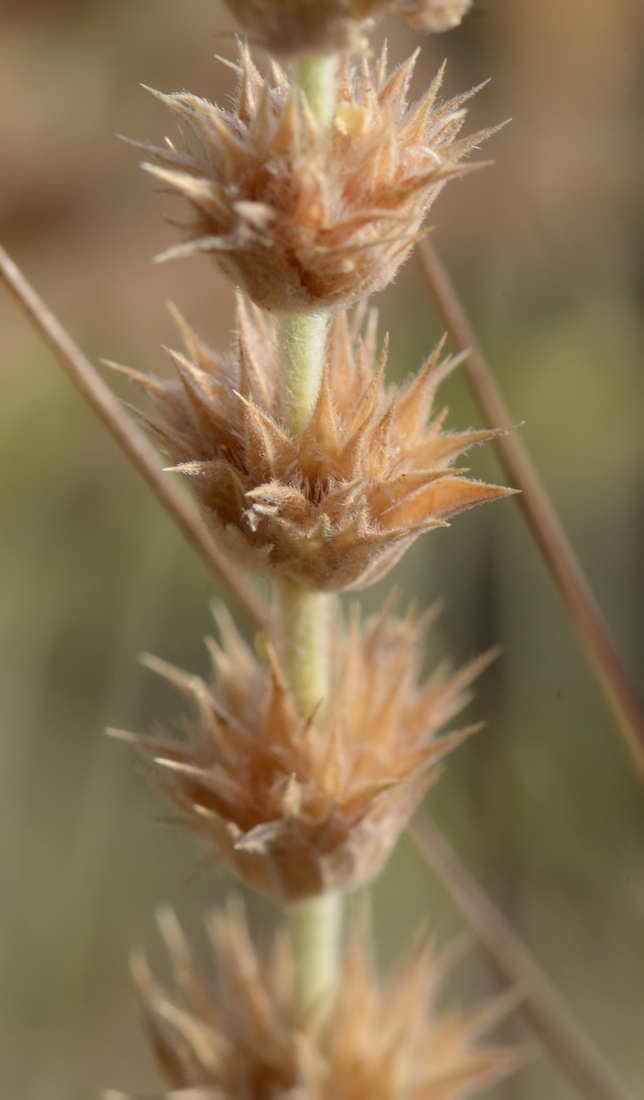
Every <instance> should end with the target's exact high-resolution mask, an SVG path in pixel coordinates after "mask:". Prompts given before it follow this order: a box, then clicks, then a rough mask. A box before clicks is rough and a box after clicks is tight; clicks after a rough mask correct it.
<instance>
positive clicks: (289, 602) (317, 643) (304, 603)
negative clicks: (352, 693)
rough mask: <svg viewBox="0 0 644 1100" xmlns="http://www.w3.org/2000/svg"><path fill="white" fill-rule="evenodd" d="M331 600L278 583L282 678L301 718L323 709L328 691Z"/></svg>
mask: <svg viewBox="0 0 644 1100" xmlns="http://www.w3.org/2000/svg"><path fill="white" fill-rule="evenodd" d="M332 599H333V597H332V596H329V595H327V593H326V592H312V591H310V590H309V589H307V588H302V587H301V586H300V585H299V584H293V583H292V582H291V581H280V606H281V612H282V632H283V645H284V656H285V662H286V675H287V678H288V682H289V686H290V688H291V691H292V692H293V695H294V696H295V702H296V703H297V708H298V710H299V712H300V714H302V715H303V716H304V717H305V718H308V717H309V716H310V715H311V714H313V713H314V711H316V710H318V709H321V708H323V707H324V704H325V702H326V697H327V694H328V690H329V626H330V623H329V616H330V611H331V601H332Z"/></svg>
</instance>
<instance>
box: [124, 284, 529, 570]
mask: <svg viewBox="0 0 644 1100" xmlns="http://www.w3.org/2000/svg"><path fill="white" fill-rule="evenodd" d="M375 321H376V318H375V314H372V315H371V317H370V320H369V322H368V324H367V325H366V328H364V326H363V331H361V330H360V327H359V322H360V317H357V318H352V319H351V322H350V321H349V319H348V318H347V316H346V315H345V314H344V313H343V314H340V315H338V316H337V317H336V318H335V319H334V322H333V324H332V326H331V331H330V335H329V340H328V346H327V356H326V365H325V369H324V374H323V378H322V384H321V388H320V393H319V397H318V399H317V403H316V405H315V409H314V412H313V415H312V418H311V420H310V423H309V425H308V427H307V428H306V429H305V431H304V432H303V433H302V435H301V436H300V437H299V438H298V439H293V438H292V437H291V436H290V435H289V434H288V432H287V430H286V428H285V427H284V423H283V419H282V415H281V407H280V393H279V354H278V348H277V343H276V328H275V325H274V324H273V323H272V321H271V320H270V319H268V320H267V319H266V318H263V317H262V316H261V315H260V313H259V311H258V310H250V311H249V310H247V309H246V307H245V306H244V305H243V303H241V304H240V309H239V355H238V357H237V359H236V360H235V361H233V362H230V361H228V360H226V359H225V358H223V357H221V356H218V355H216V354H215V353H213V352H211V351H210V350H209V349H208V348H207V347H206V346H205V345H204V344H203V343H202V342H201V341H200V340H199V339H198V337H197V336H196V335H195V334H194V332H192V330H191V329H190V328H189V327H188V326H187V325H186V323H185V322H184V321H182V320H181V319H179V323H180V325H181V328H182V332H183V337H184V341H185V345H186V352H187V355H185V356H184V355H179V354H177V353H172V358H173V362H174V365H175V368H176V371H177V374H178V378H179V381H178V382H164V381H159V380H156V379H147V378H146V377H145V376H142V375H139V374H137V373H136V372H131V371H129V372H128V373H129V374H130V375H131V376H133V377H134V378H135V380H136V381H138V382H140V383H141V384H143V385H144V386H146V387H147V389H148V390H149V392H150V394H151V396H152V398H153V400H154V402H155V405H156V408H157V410H158V412H159V414H160V415H158V416H156V417H152V418H146V420H147V423H148V425H149V427H150V428H151V430H152V431H153V432H154V434H155V435H156V436H157V438H158V439H159V440H160V441H161V444H162V446H163V448H164V449H165V451H166V453H167V454H168V455H169V457H170V458H171V460H172V462H173V463H174V466H175V468H176V469H178V470H180V471H181V472H183V473H184V474H185V475H187V476H188V477H189V479H190V481H191V484H192V485H193V488H194V489H195V492H196V494H197V496H198V498H199V500H200V502H201V504H202V506H203V508H204V509H205V512H206V514H207V515H208V517H209V518H210V519H211V521H212V523H213V524H214V526H215V529H216V531H217V535H218V537H219V538H220V539H221V540H222V541H224V542H225V543H227V545H228V547H229V548H230V549H231V551H233V552H234V553H235V554H236V555H238V556H241V557H242V560H245V564H246V565H247V566H248V567H249V568H254V569H258V570H262V569H264V570H270V571H272V572H274V573H278V574H281V575H283V576H286V577H288V578H289V579H291V580H293V581H295V582H296V583H298V584H301V585H304V586H306V587H309V588H313V589H317V590H326V591H342V590H346V589H349V588H358V587H364V586H365V585H367V584H371V583H372V582H374V581H376V580H379V579H380V578H381V577H382V576H383V575H384V574H385V573H386V572H387V570H388V569H390V568H391V567H392V566H393V565H394V564H395V563H396V561H398V559H399V558H400V557H401V555H402V554H403V552H404V551H405V549H406V548H407V547H408V546H410V544H411V543H412V542H413V541H414V540H415V539H416V538H417V537H418V535H420V534H421V533H422V532H424V531H428V530H431V529H432V528H435V527H445V526H447V525H448V521H449V520H450V519H451V517H452V516H454V515H456V514H457V513H458V512H462V511H464V510H465V509H467V508H470V507H472V506H473V505H475V504H480V503H482V502H484V501H488V500H494V499H497V498H499V497H503V496H506V495H507V494H508V493H509V492H511V490H508V489H505V488H503V487H501V486H498V485H484V484H482V483H481V482H478V481H473V480H471V479H470V478H467V477H465V476H463V475H464V473H466V472H467V471H466V470H465V469H463V468H461V469H454V468H453V463H454V460H455V459H456V457H457V456H458V455H460V454H462V453H463V452H464V451H466V450H468V449H469V448H470V447H472V446H474V445H475V444H478V443H482V442H485V441H487V440H489V439H491V438H493V437H494V435H495V434H496V433H495V432H493V431H485V430H483V431H474V430H468V431H464V432H456V433H446V432H443V431H442V426H443V422H444V419H445V415H446V412H447V410H442V411H440V412H438V413H433V414H432V404H433V401H434V398H435V394H436V390H437V387H438V385H439V383H440V382H441V381H442V380H443V379H444V378H445V377H446V376H447V375H448V374H449V373H450V371H451V370H452V369H453V368H454V367H455V366H457V364H458V362H459V361H460V360H459V359H458V358H454V359H447V360H445V361H441V359H440V348H438V349H437V350H436V351H435V352H434V353H433V354H432V355H431V356H430V357H429V359H428V360H427V362H426V363H425V365H424V366H423V367H422V369H421V371H420V373H419V374H418V375H417V376H416V377H415V378H414V379H413V380H412V381H411V382H409V383H408V384H407V385H404V386H402V387H389V388H387V387H386V386H385V384H384V381H383V376H384V369H385V362H386V347H385V348H383V350H382V351H380V352H379V351H378V348H377V345H376V334H375ZM353 322H356V324H353ZM352 325H353V327H352ZM121 369H126V368H121ZM126 370H127V369H126Z"/></svg>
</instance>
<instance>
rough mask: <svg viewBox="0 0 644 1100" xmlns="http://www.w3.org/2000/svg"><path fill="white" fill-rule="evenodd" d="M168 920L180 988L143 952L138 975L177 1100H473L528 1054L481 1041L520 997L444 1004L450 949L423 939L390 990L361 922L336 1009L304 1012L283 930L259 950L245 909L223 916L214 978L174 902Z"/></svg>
mask: <svg viewBox="0 0 644 1100" xmlns="http://www.w3.org/2000/svg"><path fill="white" fill-rule="evenodd" d="M160 925H161V930H162V933H163V936H164V939H165V941H166V944H167V947H168V950H169V953H170V956H171V958H172V962H173V968H174V973H175V981H176V991H175V992H174V994H173V995H169V994H168V993H167V992H166V991H165V989H163V988H162V987H161V986H160V985H159V984H158V983H157V982H156V981H155V979H154V978H153V976H152V974H151V973H150V970H149V969H148V966H147V964H146V962H145V960H144V959H143V958H141V957H137V958H136V959H135V962H134V974H135V978H136V981H137V984H138V986H139V989H140V991H141V996H142V1001H143V1005H144V1009H145V1014H146V1022H147V1025H148V1031H149V1035H150V1039H151V1042H152V1046H153V1049H154V1053H155V1055H156V1057H157V1060H158V1063H159V1066H160V1068H161V1070H162V1072H163V1075H164V1077H165V1078H166V1080H167V1081H168V1084H169V1086H170V1090H171V1091H169V1092H164V1093H163V1094H162V1095H163V1097H165V1098H166V1100H169V1098H174V1097H176V1098H177V1100H179V1097H182V1096H184V1095H185V1097H186V1100H188V1098H192V1097H194V1100H465V1098H466V1097H472V1096H475V1095H478V1094H479V1092H482V1091H483V1089H485V1088H486V1087H488V1086H489V1085H490V1084H492V1083H493V1082H495V1081H498V1080H499V1079H500V1078H501V1077H504V1076H505V1075H506V1074H507V1073H509V1072H511V1071H512V1070H513V1069H515V1068H516V1066H517V1064H518V1063H519V1062H520V1060H521V1057H522V1056H521V1054H520V1053H519V1052H517V1051H516V1050H512V1049H510V1048H507V1047H503V1046H500V1045H496V1046H493V1045H491V1044H487V1045H485V1046H482V1045H478V1040H479V1039H480V1037H481V1035H483V1034H485V1033H486V1032H487V1031H488V1030H489V1029H490V1028H492V1027H494V1026H495V1025H496V1024H497V1023H498V1021H499V1020H500V1019H503V1017H504V1016H506V1015H507V1013H508V1011H509V1010H510V1009H511V1008H512V1005H513V1002H514V1001H516V997H515V995H514V994H510V995H508V994H502V995H501V996H497V997H495V998H492V999H489V1000H488V1001H486V1002H483V1003H482V1004H481V1005H480V1006H479V1007H478V1008H477V1009H474V1010H473V1011H458V1010H452V1011H445V1010H440V1009H439V1008H438V1006H437V1000H438V996H439V994H440V992H441V986H442V984H443V980H444V977H445V973H446V972H447V971H448V970H449V966H450V963H451V957H450V952H443V953H440V954H439V953H438V952H437V951H436V950H435V949H434V948H433V947H432V946H431V945H428V944H422V945H421V946H419V947H418V948H417V949H416V951H415V952H414V953H413V954H411V955H410V957H408V959H407V960H406V962H405V963H404V964H403V965H401V966H400V967H399V968H398V969H396V970H395V971H394V972H393V973H392V974H391V975H390V977H389V978H388V980H387V982H386V984H385V985H384V988H381V986H380V985H379V983H378V982H377V981H376V979H375V977H374V975H373V972H372V968H371V966H370V964H369V961H368V955H367V949H366V948H365V945H364V937H363V938H362V939H361V937H360V933H359V930H358V929H355V930H354V932H353V935H352V936H351V938H350V941H349V944H348V947H347V948H346V949H345V952H344V958H343V960H342V966H341V968H340V972H339V979H338V987H337V992H335V994H334V996H333V1003H332V1009H331V1011H328V1012H324V1011H323V1010H321V1009H322V1006H317V1008H318V1010H317V1011H316V1010H315V1008H314V1009H313V1010H309V1011H308V1012H302V1011H301V1010H299V1009H298V1007H297V1004H296V993H295V981H294V959H293V954H292V949H291V946H290V943H289V940H288V937H287V936H286V935H285V934H284V933H282V934H278V936H277V937H276V940H275V943H274V944H273V947H272V950H271V951H270V952H266V953H264V954H261V955H260V954H259V953H258V952H257V951H256V950H255V948H254V946H253V944H252V942H251V939H250V936H249V933H248V929H247V927H246V923H245V921H244V919H243V916H242V913H241V912H240V909H239V907H235V908H233V907H232V906H230V907H229V909H228V912H227V913H224V914H219V915H217V916H215V917H214V918H213V919H211V921H210V922H209V933H210V937H211V941H212V946H213V951H214V956H215V962H216V983H215V984H214V986H211V985H210V984H209V983H208V982H206V981H204V980H203V978H202V976H201V968H199V969H197V967H196V966H195V964H194V962H193V960H192V956H191V952H190V949H189V947H188V944H187V942H186V940H185V938H184V936H183V933H182V931H181V928H180V926H179V924H178V922H177V919H176V917H175V916H174V914H173V913H172V912H170V911H169V910H163V911H162V912H161V914H160ZM376 1037H377V1041H374V1039H376ZM175 1090H176V1091H175ZM184 1090H185V1092H184Z"/></svg>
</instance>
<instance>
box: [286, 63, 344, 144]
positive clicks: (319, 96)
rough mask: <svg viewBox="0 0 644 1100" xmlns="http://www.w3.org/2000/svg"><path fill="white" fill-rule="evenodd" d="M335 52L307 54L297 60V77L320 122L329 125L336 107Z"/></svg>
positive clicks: (336, 65)
mask: <svg viewBox="0 0 644 1100" xmlns="http://www.w3.org/2000/svg"><path fill="white" fill-rule="evenodd" d="M337 70H338V59H337V56H336V55H335V54H328V55H327V54H325V55H324V56H323V55H322V54H305V55H304V56H303V57H300V58H299V60H298V61H296V62H295V79H296V81H297V84H298V86H299V87H300V88H301V89H302V91H303V92H304V95H305V96H306V100H307V103H308V105H309V107H310V108H311V110H312V112H313V114H314V115H315V117H316V118H317V120H318V122H320V123H322V125H323V126H328V125H329V123H330V122H331V119H332V117H333V108H334V107H335V79H336V73H337Z"/></svg>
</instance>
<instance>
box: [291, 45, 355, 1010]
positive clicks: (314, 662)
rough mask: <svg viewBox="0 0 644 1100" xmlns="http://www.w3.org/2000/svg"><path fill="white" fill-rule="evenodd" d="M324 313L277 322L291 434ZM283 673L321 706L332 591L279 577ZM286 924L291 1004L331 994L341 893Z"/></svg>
mask: <svg viewBox="0 0 644 1100" xmlns="http://www.w3.org/2000/svg"><path fill="white" fill-rule="evenodd" d="M336 70H337V58H335V57H317V56H315V57H313V56H310V57H304V58H302V59H301V60H300V61H298V62H297V63H296V66H295V79H296V82H297V84H298V85H299V87H300V88H301V89H302V91H303V92H304V95H305V96H306V99H307V102H308V104H309V107H310V108H311V111H312V113H313V115H314V116H315V118H316V119H317V120H318V122H319V123H320V124H321V126H323V127H326V126H328V125H329V123H330V122H331V118H332V116H333V109H334V105H335V78H336ZM326 336H327V317H326V315H325V314H316V313H313V314H293V315H291V316H287V317H285V318H284V319H283V320H282V321H281V324H280V354H281V377H280V396H281V407H282V416H283V418H284V422H285V425H286V427H287V428H288V430H289V432H290V434H291V436H292V438H293V439H298V438H299V437H300V436H301V434H302V432H303V431H304V430H305V429H306V426H307V424H308V423H309V420H310V419H311V414H312V412H313V409H314V408H315V403H316V401H317V398H318V394H319V392H320V382H321V380H322V371H323V369H324V357H325V351H326ZM279 592H280V604H281V612H282V631H283V645H284V655H285V662H286V675H287V678H288V682H289V684H290V687H291V689H292V691H293V694H294V697H295V701H296V704H297V708H298V710H299V712H300V714H301V715H302V717H303V718H308V717H309V716H310V715H312V714H313V713H314V712H315V711H316V710H318V709H320V708H324V706H325V705H326V703H327V699H328V693H329V656H330V655H329V632H330V609H331V607H330V605H331V600H332V597H330V596H328V595H326V594H325V593H322V592H311V591H309V590H308V589H305V588H301V587H300V586H299V585H296V584H292V583H291V582H290V581H282V582H280V587H279ZM289 924H290V928H291V936H292V942H293V950H294V954H295V963H296V989H297V999H298V1004H299V1007H300V1008H301V1009H303V1010H305V1009H306V1008H308V1007H309V1006H310V1005H311V1004H312V1003H313V1002H314V1001H316V1000H318V999H319V998H320V997H323V996H324V995H325V994H329V993H332V991H333V988H334V985H335V982H336V980H337V973H338V966H339V946H340V938H341V930H342V898H341V896H340V895H339V894H335V893H328V894H322V895H321V896H320V897H316V898H312V899H311V900H310V901H302V902H299V903H297V904H295V905H292V906H291V908H290V910H289Z"/></svg>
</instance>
